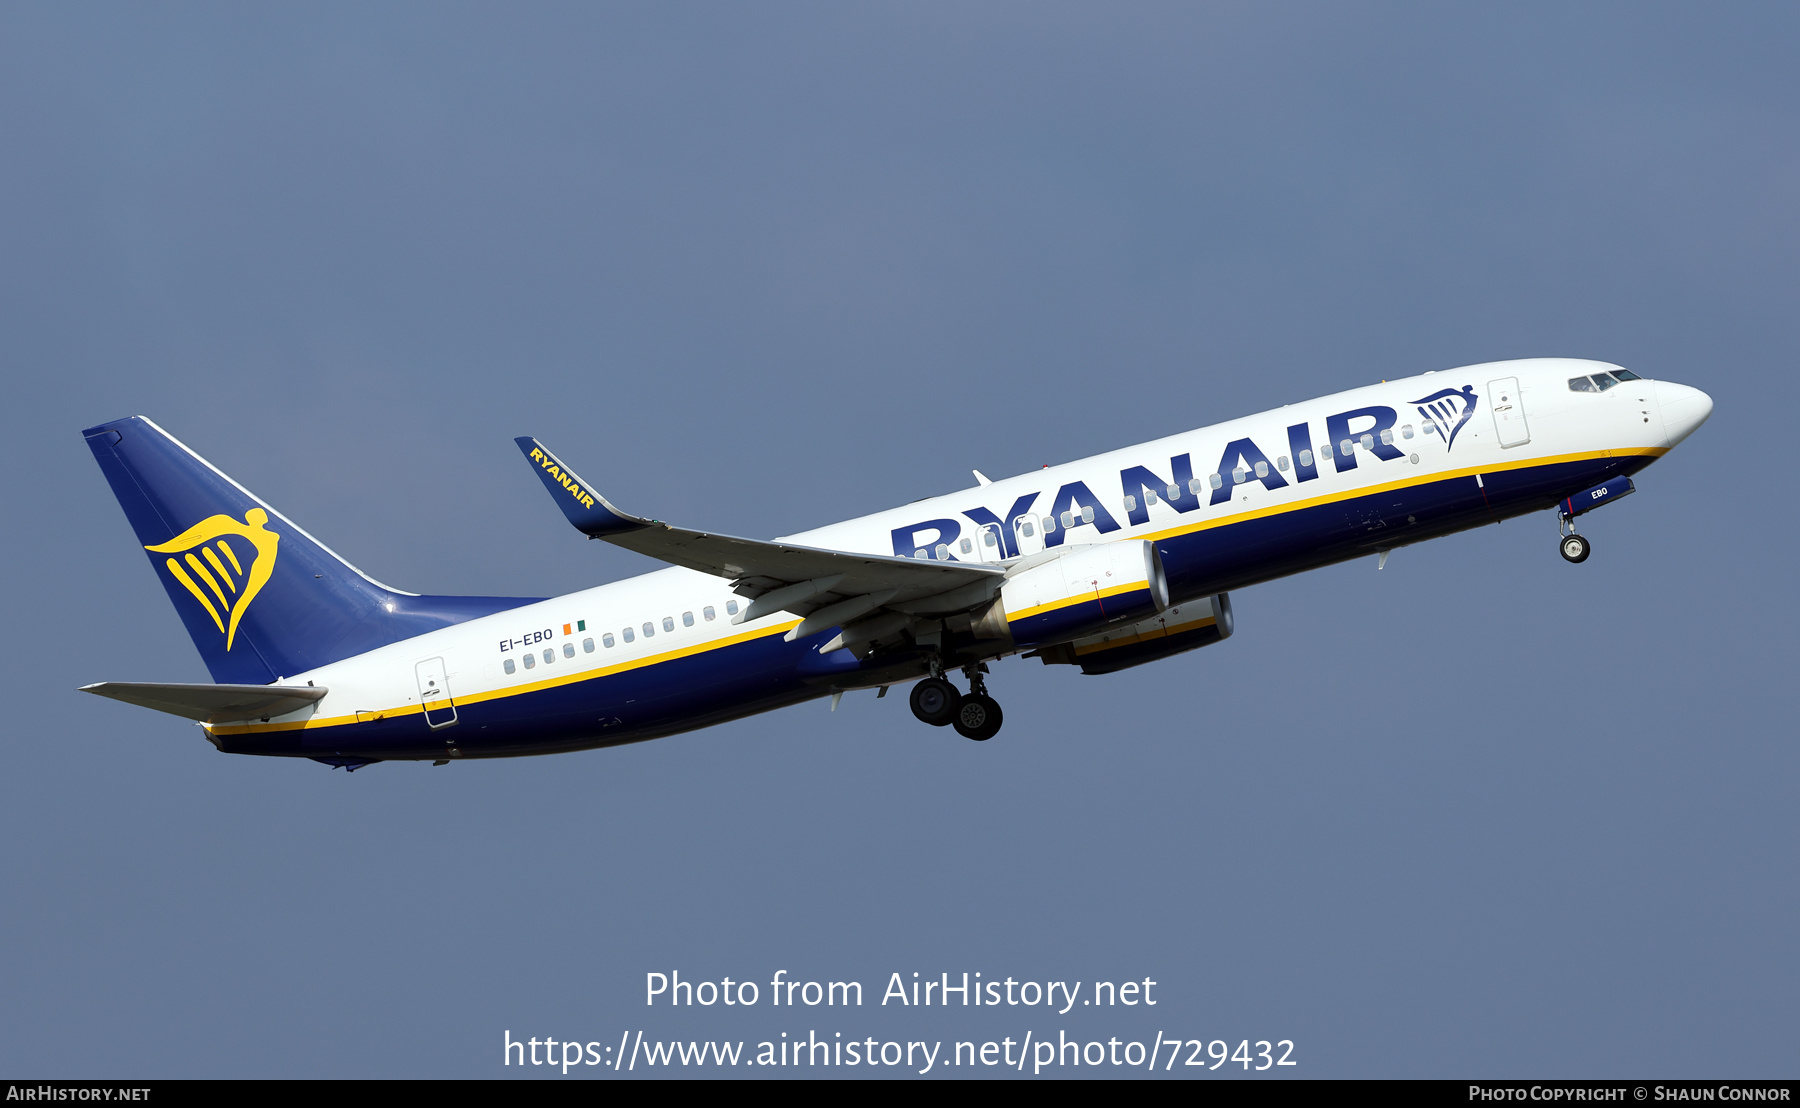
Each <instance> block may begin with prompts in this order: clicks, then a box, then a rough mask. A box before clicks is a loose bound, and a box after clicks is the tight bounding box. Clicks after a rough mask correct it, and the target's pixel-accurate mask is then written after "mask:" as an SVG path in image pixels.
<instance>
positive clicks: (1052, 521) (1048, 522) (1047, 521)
mask: <svg viewBox="0 0 1800 1108" xmlns="http://www.w3.org/2000/svg"><path fill="white" fill-rule="evenodd" d="M1043 523H1044V534H1046V535H1048V534H1049V533H1050V532H1052V531H1054V530H1056V517H1055V516H1045V517H1044V520H1043Z"/></svg>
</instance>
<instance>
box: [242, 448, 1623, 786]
mask: <svg viewBox="0 0 1800 1108" xmlns="http://www.w3.org/2000/svg"><path fill="white" fill-rule="evenodd" d="M1653 460H1654V459H1653V457H1652V456H1650V455H1630V456H1622V457H1613V458H1595V459H1589V460H1584V461H1579V462H1562V463H1555V464H1546V465H1541V466H1534V467H1531V468H1523V469H1515V470H1503V471H1500V472H1497V473H1487V474H1483V476H1482V478H1481V483H1480V484H1477V481H1476V478H1474V477H1472V476H1464V477H1453V478H1446V479H1444V480H1442V481H1435V482H1430V483H1426V484H1421V485H1415V486H1411V487H1407V488H1401V489H1396V490H1392V491H1389V492H1384V493H1376V494H1371V495H1367V496H1360V497H1355V498H1351V499H1346V500H1341V501H1336V502H1333V503H1327V504H1319V505H1314V506H1312V507H1307V508H1297V509H1294V510H1291V511H1287V512H1280V513H1276V514H1272V515H1267V516H1263V517H1260V518H1254V519H1247V520H1243V521H1240V522H1237V523H1232V524H1228V525H1225V526H1222V527H1213V528H1208V529H1206V530H1202V531H1195V532H1191V533H1188V534H1183V535H1176V536H1172V537H1169V538H1166V539H1161V540H1158V542H1157V549H1158V550H1159V551H1160V553H1161V555H1162V564H1163V568H1164V571H1165V572H1166V573H1167V575H1168V578H1169V584H1170V591H1171V592H1172V594H1173V595H1174V597H1175V599H1176V600H1177V601H1180V600H1187V599H1191V598H1197V597H1201V596H1210V595H1212V594H1214V593H1219V592H1224V591H1227V590H1231V589H1240V588H1244V587H1246V586H1249V585H1253V584H1257V583H1259V582H1262V581H1268V580H1271V579H1273V578H1276V577H1282V576H1286V575H1288V574H1291V573H1298V572H1301V571H1302V570H1307V569H1316V568H1318V567H1320V566H1325V565H1330V564H1332V563H1335V562H1341V561H1345V560H1347V559H1351V558H1356V557H1361V556H1364V555H1366V554H1368V553H1370V552H1371V551H1373V550H1378V549H1384V548H1391V547H1397V546H1404V545H1407V544H1410V543H1416V542H1422V541H1424V540H1426V539H1432V538H1437V537H1439V536H1442V535H1447V534H1451V533H1453V532H1456V531H1462V530H1466V529H1468V528H1471V527H1479V526H1481V525H1483V524H1487V523H1495V522H1498V521H1499V520H1501V519H1505V518H1510V517H1512V516H1518V515H1523V514H1525V513H1528V512H1534V511H1540V510H1542V509H1544V508H1548V507H1551V506H1553V505H1555V504H1556V503H1557V502H1558V501H1560V500H1562V499H1563V498H1564V497H1566V496H1569V495H1571V494H1573V493H1576V492H1579V491H1581V490H1582V489H1586V488H1589V487H1591V486H1594V485H1597V484H1600V483H1601V482H1603V481H1605V480H1607V479H1609V478H1611V477H1615V476H1618V475H1619V474H1622V473H1623V474H1631V473H1635V472H1637V471H1638V470H1641V469H1642V468H1643V467H1644V466H1646V465H1649V464H1650V462H1651V461H1653ZM1322 480H1329V478H1328V477H1327V478H1323V479H1322ZM1314 487H1316V486H1314ZM1302 491H1310V490H1309V489H1308V487H1307V486H1302ZM1258 492H1260V490H1258ZM1253 495H1254V494H1253ZM1199 510H1200V511H1202V512H1204V511H1205V510H1206V509H1204V508H1202V509H1199ZM835 633H836V629H832V630H828V631H822V632H820V633H819V634H817V635H814V636H811V637H809V638H806V639H800V640H798V641H795V642H791V643H789V642H783V641H782V638H781V636H779V635H769V636H765V637H763V638H759V639H752V640H749V641H746V642H742V643H738V644H735V645H732V646H728V647H721V648H718V649H714V650H708V651H703V652H700V653H697V654H692V655H688V656H686V657H680V658H673V659H670V660H668V661H664V662H658V663H656V664H654V665H648V666H644V667H641V668H638V669H632V670H626V671H623V672H618V673H612V674H608V675H606V676H599V677H594V678H591V679H589V680H585V681H577V682H573V683H570V684H566V685H559V686H555V687H552V688H547V689H539V690H536V691H532V692H525V693H519V694H515V695H511V696H503V697H497V698H494V699H491V700H485V701H481V702H478V703H468V704H459V705H457V723H456V724H455V725H454V726H451V727H445V728H440V729H438V730H435V731H434V730H432V729H431V728H430V726H429V725H428V724H427V723H426V720H425V718H424V717H423V716H421V715H419V714H416V713H415V714H411V715H405V716H400V717H397V718H393V719H381V720H373V721H369V722H364V723H353V724H344V725H340V726H335V727H320V728H311V729H298V730H291V731H276V732H264V733H259V734H248V735H241V736H231V735H221V736H219V738H218V739H217V741H218V743H219V748H220V749H221V750H224V751H227V752H230V753H241V754H268V755H278V756H289V757H296V756H297V757H311V758H330V759H363V760H367V761H379V760H385V759H418V758H434V759H435V758H443V757H448V756H450V755H449V754H448V753H447V751H449V750H451V749H452V748H454V750H455V756H457V757H461V758H483V757H511V756H517V755H523V754H548V753H555V752H558V751H568V750H581V749H588V748H592V747H600V746H616V745H619V744H622V743H629V742H639V741H642V740H645V739H654V738H660V737H662V736H665V735H671V734H675V733H677V732H681V731H690V730H694V729H696V728H700V727H706V726H709V725H711V724H715V723H722V722H724V721H726V720H730V719H736V718H739V717H742V716H747V715H752V714H755V713H757V712H764V711H768V710H770V709H773V708H781V707H785V706H787V705H791V704H797V703H799V702H801V701H805V700H810V699H813V698H815V697H819V696H823V695H826V694H828V693H829V692H830V691H831V690H832V689H833V688H857V687H867V686H869V685H872V684H877V683H879V682H880V681H882V680H885V679H888V678H889V677H891V678H892V679H893V680H895V681H901V680H906V679H908V678H910V677H913V676H918V675H919V674H921V673H922V672H923V671H924V663H923V660H922V659H921V658H920V657H919V656H917V655H912V654H905V655H899V656H895V655H892V654H882V655H876V656H874V657H871V658H869V659H867V660H865V661H860V662H859V661H858V660H857V659H856V658H855V657H853V656H852V655H851V653H850V652H849V651H847V650H839V651H836V652H834V653H832V654H830V655H825V656H821V655H819V654H818V653H816V650H817V648H818V647H819V645H821V644H822V643H824V642H825V641H826V640H828V639H830V638H831V637H832V636H833V635H834V634H835ZM946 645H947V646H953V645H954V644H950V643H947V644H946ZM968 645H973V643H972V641H971V642H970V643H969V644H968Z"/></svg>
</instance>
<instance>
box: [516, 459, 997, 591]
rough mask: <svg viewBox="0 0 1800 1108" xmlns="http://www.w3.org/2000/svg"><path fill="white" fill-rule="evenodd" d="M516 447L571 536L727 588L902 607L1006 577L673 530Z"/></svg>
mask: <svg viewBox="0 0 1800 1108" xmlns="http://www.w3.org/2000/svg"><path fill="white" fill-rule="evenodd" d="M514 441H516V442H517V443H518V444H519V449H520V450H522V451H524V453H525V457H526V458H527V459H529V460H530V461H531V463H532V465H533V467H534V468H535V469H536V470H537V472H538V477H539V479H541V480H542V481H543V482H544V486H545V487H546V488H548V489H549V490H550V494H551V495H552V496H554V497H555V498H556V502H557V504H558V506H559V507H561V508H562V510H563V514H564V515H566V516H568V517H569V522H570V523H572V524H574V525H575V529H576V530H578V531H580V532H582V533H583V534H585V535H587V536H589V537H590V538H596V539H605V540H606V541H607V542H610V543H612V544H613V545H614V546H622V547H624V548H625V549H627V550H635V551H637V552H638V553H639V554H647V555H649V556H650V557H652V558H656V559H659V560H661V561H664V562H668V563H669V564H671V565H677V566H685V567H687V568H688V569H696V570H699V571H700V572H702V573H710V574H712V575H713V576H715V577H724V578H727V579H728V580H732V581H743V580H747V579H750V578H757V579H760V580H761V582H762V587H764V588H768V587H771V585H770V582H775V583H786V584H792V583H797V582H801V581H814V580H817V579H820V578H833V579H834V580H833V584H832V586H831V591H832V592H834V593H837V594H839V595H843V596H854V595H861V594H863V593H870V592H876V591H878V590H888V589H893V590H897V593H898V594H899V595H900V596H901V598H902V599H913V598H915V597H921V596H927V595H931V594H935V593H941V592H945V591H948V590H950V589H953V588H957V587H959V586H962V585H967V584H971V583H973V582H976V581H987V580H993V579H998V578H1000V577H1004V576H1005V572H1006V571H1005V570H1003V569H1001V568H1000V567H999V566H993V565H981V564H978V563H970V562H954V561H946V562H940V561H936V560H934V559H929V558H920V559H914V558H896V557H893V556H892V555H886V554H857V553H852V552H850V551H844V550H821V549H818V548H817V547H810V546H796V545H792V544H789V543H781V542H764V541H762V540H760V539H740V538H733V537H732V536H730V535H714V534H710V533H708V532H705V531H689V530H686V529H685V528H681V527H672V526H670V525H669V524H667V523H663V522H661V521H659V520H653V519H644V518H642V517H640V516H634V515H630V514H628V513H625V512H622V511H620V510H619V509H617V508H615V507H613V506H612V505H611V504H609V503H608V502H607V501H606V498H605V497H603V496H601V495H600V494H599V493H598V492H596V491H595V490H594V487H593V486H592V485H590V484H588V483H587V482H585V481H583V480H581V479H580V478H578V477H576V476H575V475H574V474H573V473H571V472H569V467H567V466H565V465H563V464H562V460H561V459H560V458H558V457H557V456H556V455H554V454H552V453H550V451H549V450H547V449H546V448H545V447H544V444H543V443H540V442H538V441H537V440H536V439H534V438H530V437H521V438H519V439H516V440H514ZM809 595H810V594H809Z"/></svg>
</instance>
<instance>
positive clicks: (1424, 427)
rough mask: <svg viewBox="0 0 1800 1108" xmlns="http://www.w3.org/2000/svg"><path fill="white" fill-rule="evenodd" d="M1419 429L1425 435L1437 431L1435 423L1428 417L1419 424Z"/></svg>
mask: <svg viewBox="0 0 1800 1108" xmlns="http://www.w3.org/2000/svg"><path fill="white" fill-rule="evenodd" d="M1419 431H1420V432H1421V433H1423V434H1427V435H1430V434H1435V433H1436V432H1437V424H1435V423H1433V422H1431V421H1430V420H1429V419H1428V420H1426V421H1425V422H1424V423H1421V424H1419Z"/></svg>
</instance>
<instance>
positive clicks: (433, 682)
mask: <svg viewBox="0 0 1800 1108" xmlns="http://www.w3.org/2000/svg"><path fill="white" fill-rule="evenodd" d="M413 669H414V672H415V673H417V674H418V678H419V705H420V707H422V708H424V709H425V723H426V725H427V726H428V727H430V728H431V729H432V730H433V731H436V730H437V729H438V728H440V727H450V726H452V725H453V724H455V723H456V702H455V701H453V700H451V699H450V676H449V674H447V673H445V672H444V660H443V659H442V658H427V659H425V660H424V661H423V662H420V663H419V664H418V665H417V666H414V667H413Z"/></svg>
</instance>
